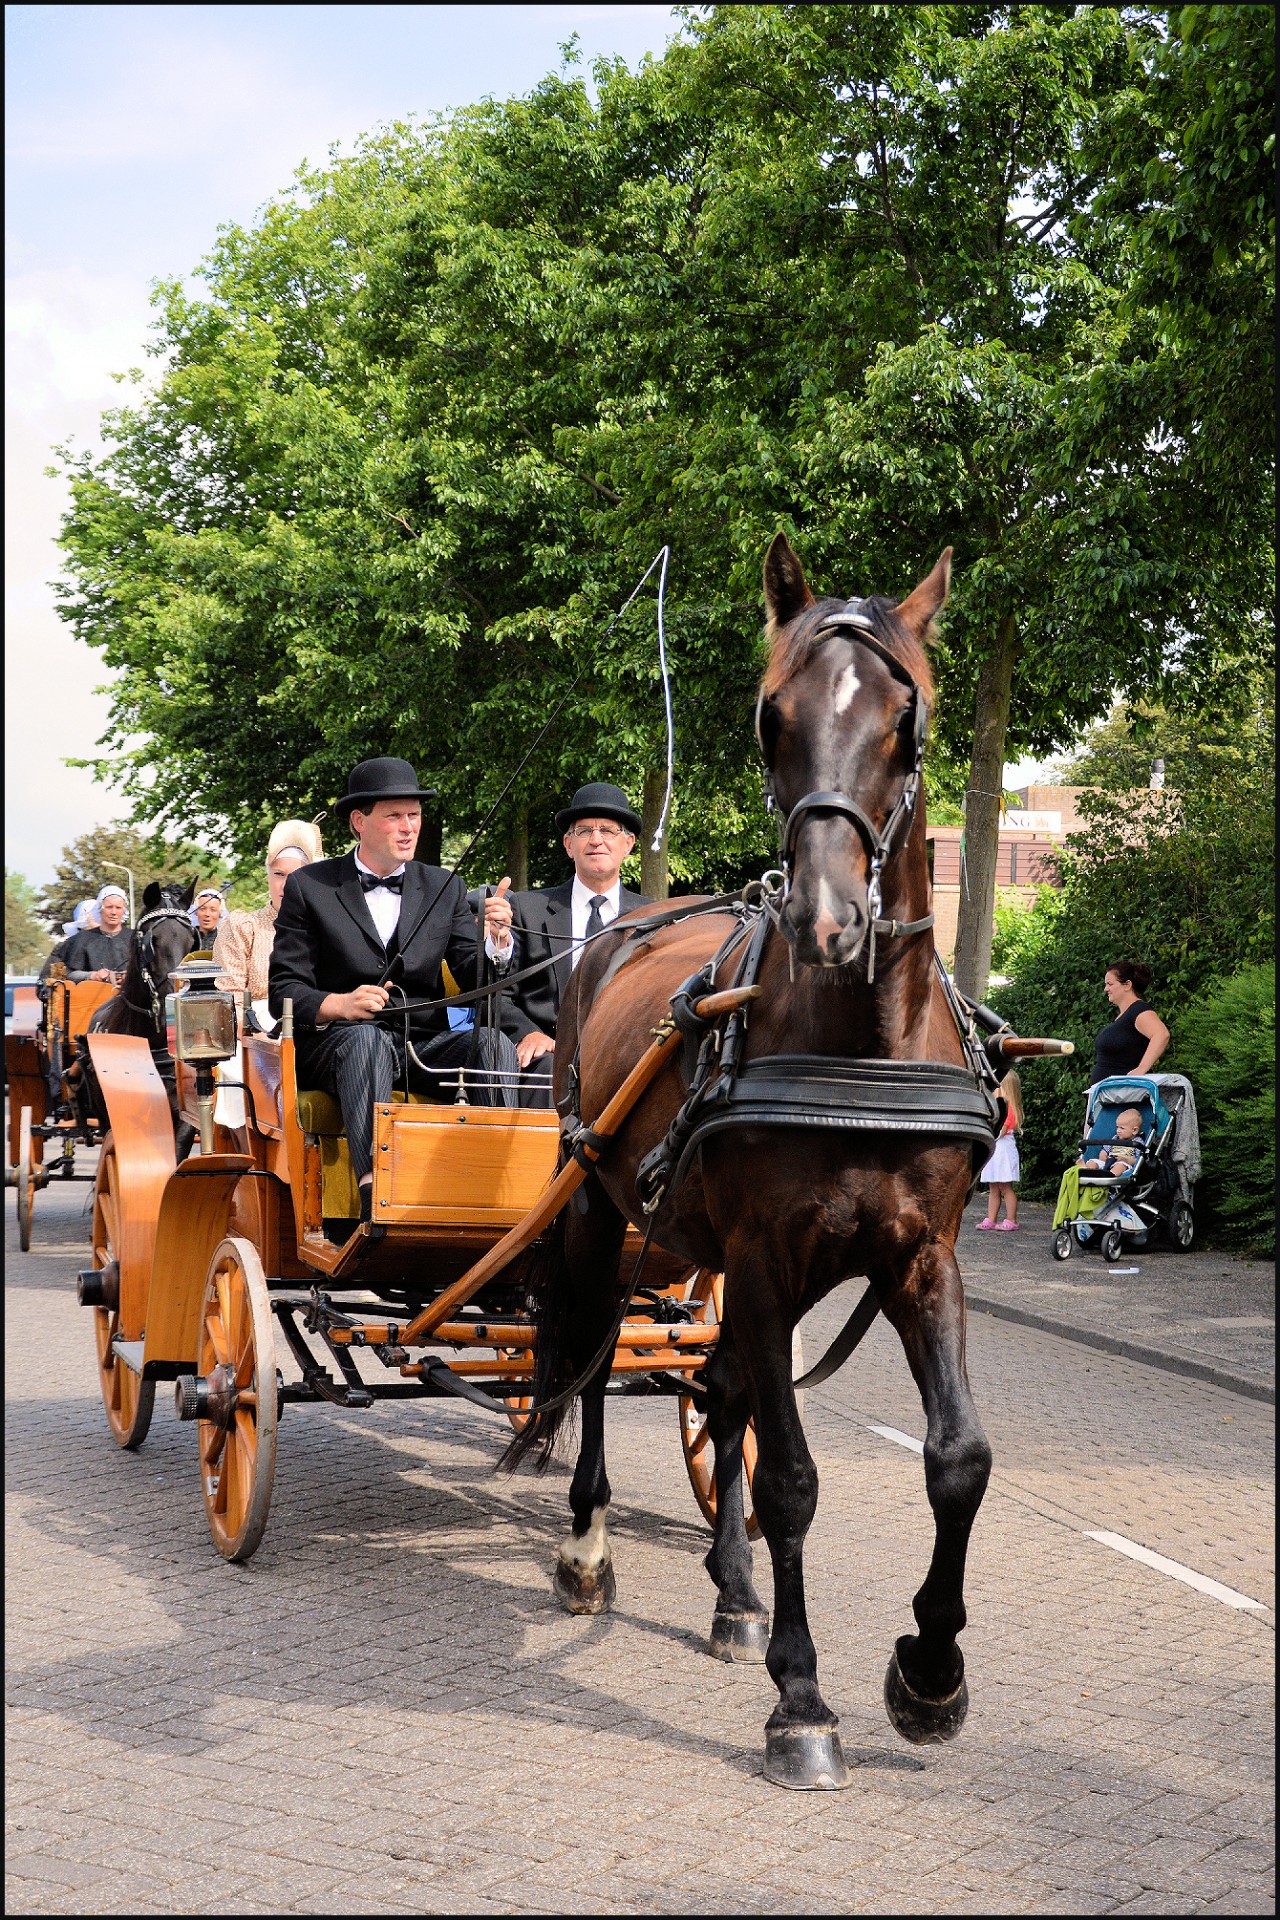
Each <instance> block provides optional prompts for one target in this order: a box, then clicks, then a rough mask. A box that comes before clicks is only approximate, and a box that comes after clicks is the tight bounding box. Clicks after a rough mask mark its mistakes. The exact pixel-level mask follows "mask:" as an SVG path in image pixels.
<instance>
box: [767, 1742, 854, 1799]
mask: <svg viewBox="0 0 1280 1920" xmlns="http://www.w3.org/2000/svg"><path fill="white" fill-rule="evenodd" d="M764 1777H765V1779H766V1780H769V1781H771V1782H772V1783H773V1785H774V1786H775V1787H793V1788H795V1789H796V1790H797V1791H799V1792H802V1793H803V1792H806V1791H813V1790H814V1789H816V1788H818V1787H825V1788H828V1789H832V1788H839V1787H847V1786H848V1784H849V1782H850V1781H851V1780H852V1779H853V1775H852V1774H851V1773H850V1771H849V1763H848V1761H847V1760H846V1759H845V1757H844V1748H843V1747H842V1746H841V1744H840V1735H839V1734H838V1733H837V1732H836V1730H835V1728H834V1727H766V1728H765V1734H764Z"/></svg>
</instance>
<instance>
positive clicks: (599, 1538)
mask: <svg viewBox="0 0 1280 1920" xmlns="http://www.w3.org/2000/svg"><path fill="white" fill-rule="evenodd" d="M608 1514H609V1509H608V1507H593V1508H592V1510H591V1525H590V1526H589V1527H588V1528H587V1530H586V1532H585V1533H566V1535H565V1537H564V1539H563V1540H562V1541H561V1542H560V1558H561V1559H562V1560H563V1561H564V1564H565V1566H566V1567H572V1568H573V1570H574V1572H575V1573H598V1572H599V1571H600V1569H601V1567H603V1566H606V1565H607V1564H608V1562H609V1561H610V1560H611V1559H612V1558H613V1553H612V1550H611V1548H610V1546H609V1536H608V1534H607V1533H606V1531H605V1524H604V1523H605V1520H606V1519H607V1518H608Z"/></svg>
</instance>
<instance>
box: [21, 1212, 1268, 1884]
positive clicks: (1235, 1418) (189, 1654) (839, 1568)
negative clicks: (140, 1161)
mask: <svg viewBox="0 0 1280 1920" xmlns="http://www.w3.org/2000/svg"><path fill="white" fill-rule="evenodd" d="M86 1192H87V1189H86V1188H83V1187H80V1188H76V1189H70V1190H67V1191H65V1192H59V1191H57V1190H56V1189H54V1190H50V1191H49V1192H48V1193H46V1194H43V1195H41V1196H40V1198H39V1200H38V1202H37V1207H38V1212H37V1220H36V1229H35V1246H34V1249H33V1252H32V1254H31V1255H30V1256H27V1257H22V1256H20V1255H18V1254H17V1252H16V1236H14V1232H13V1225H12V1218H13V1206H12V1200H11V1199H7V1200H6V1214H7V1219H6V1228H7V1233H8V1236H9V1241H10V1257H9V1267H8V1278H7V1299H6V1304H7V1312H8V1321H7V1331H8V1340H7V1347H6V1363H7V1380H8V1396H7V1436H8V1450H7V1456H6V1465H7V1480H8V1496H9V1497H8V1527H7V1542H6V1546H7V1556H6V1564H7V1573H8V1580H7V1587H6V1610H7V1623H8V1636H7V1638H8V1793H7V1803H6V1815H7V1822H8V1830H9V1831H8V1899H7V1905H8V1908H9V1910H10V1911H12V1912H22V1913H36V1912H40V1913H85V1912H94V1913H97V1912H110V1911H124V1912H139V1911H146V1912H168V1913H172V1912H192V1913H198V1912H211V1911H228V1912H290V1913H311V1912H314V1913H322V1912H399V1911H405V1912H411V1911H412V1912H422V1911H424V1910H426V1911H432V1912H512V1911H515V1912H555V1911H583V1912H586V1911H594V1910H604V1911H608V1912H617V1913H625V1912H636V1913H653V1912H658V1913H676V1912H679V1913H688V1912H694V1913H698V1912H707V1913H710V1912H724V1911H743V1910H745V1911H759V1912H778V1913H798V1912H809V1911H819V1912H824V1911H825V1912H893V1913H900V1912H922V1913H939V1912H948V1913H949V1912H971V1913H992V1912H1038V1913H1103V1912H1107V1913H1111V1912H1115V1913H1140V1912H1148V1913H1191V1912H1211V1913H1228V1912H1230V1913H1260V1912H1265V1911H1270V1910H1271V1906H1272V1901H1273V1877H1272V1876H1273V1855H1272V1851H1271V1818H1272V1814H1271V1808H1272V1788H1271V1784H1270V1770H1271V1751H1272V1711H1273V1701H1272V1682H1273V1625H1274V1616H1273V1614H1272V1613H1270V1612H1266V1613H1256V1612H1244V1611H1237V1610H1234V1609H1232V1608H1229V1607H1227V1606H1225V1605H1223V1604H1221V1603H1220V1602H1218V1601H1216V1600H1214V1599H1212V1598H1209V1597H1208V1596H1206V1595H1204V1594H1202V1593H1200V1592H1197V1591H1193V1590H1191V1589H1189V1588H1188V1587H1186V1586H1184V1585H1181V1584H1179V1583H1178V1582H1176V1581H1174V1580H1172V1579H1171V1578H1169V1577H1168V1576H1167V1575H1165V1574H1163V1573H1160V1572H1157V1571H1155V1570H1153V1569H1151V1568H1149V1567H1147V1566H1144V1565H1140V1564H1135V1563H1134V1562H1133V1561H1132V1560H1129V1559H1125V1558H1122V1557H1121V1556H1119V1555H1118V1554H1117V1553H1115V1552H1113V1551H1111V1550H1110V1549H1109V1548H1108V1547H1106V1546H1104V1545H1102V1544H1100V1543H1098V1542H1096V1541H1094V1540H1091V1539H1089V1538H1087V1537H1086V1533H1085V1530H1086V1529H1093V1530H1109V1531H1112V1532H1115V1533H1119V1534H1123V1535H1126V1536H1128V1537H1129V1538H1130V1539H1133V1540H1135V1541H1138V1542H1140V1543H1141V1544H1143V1545H1145V1546H1147V1547H1150V1548H1153V1549H1154V1550H1155V1551H1157V1552H1159V1553H1162V1554H1165V1555H1167V1556H1169V1557H1170V1558H1172V1559H1175V1560H1177V1561H1180V1562H1182V1563H1184V1564H1186V1565H1188V1566H1190V1567H1192V1568H1194V1569H1196V1570H1197V1571H1199V1572H1200V1573H1203V1574H1207V1575H1209V1576H1211V1577H1212V1578H1214V1579H1217V1580H1219V1581H1222V1582H1225V1583H1227V1584H1228V1585H1229V1586H1232V1587H1234V1588H1237V1589H1238V1590H1240V1591H1241V1592H1243V1593H1245V1594H1247V1595H1250V1596H1252V1597H1254V1598H1256V1599H1258V1600H1262V1601H1265V1602H1266V1603H1267V1604H1268V1606H1270V1605H1271V1604H1272V1603H1273V1600H1274V1591H1273V1584H1272V1582H1273V1556H1272V1551H1271V1548H1272V1534H1271V1512H1272V1497H1273V1469H1272V1456H1273V1414H1272V1409H1271V1408H1269V1407H1267V1406H1264V1405H1262V1404H1260V1403H1258V1402H1254V1401H1249V1400H1245V1399H1242V1398H1239V1397H1237V1396H1234V1395H1232V1394H1229V1393H1226V1392H1224V1391H1222V1390H1220V1389H1218V1388H1214V1387H1210V1386H1206V1385H1203V1384H1201V1383H1199V1382H1197V1381H1193V1380H1185V1379H1180V1378H1177V1377H1175V1376H1172V1375H1169V1374H1164V1373H1159V1372H1156V1371H1154V1370H1152V1369H1150V1368H1147V1367H1143V1366H1140V1365H1136V1364H1134V1363H1132V1362H1130V1361H1127V1360H1122V1359H1115V1358H1111V1357H1110V1356H1107V1355H1103V1354H1098V1353H1094V1352H1091V1351H1089V1350H1088V1349H1084V1348H1080V1347H1074V1346H1070V1345H1068V1344H1066V1343H1065V1342H1063V1341H1060V1340H1058V1339H1055V1338H1054V1337H1052V1336H1050V1335H1047V1334H1042V1333H1037V1332H1033V1331H1029V1330H1027V1329H1024V1328H1021V1327H1016V1326H1011V1325H1008V1324H1006V1323H1003V1322H1000V1321H997V1320H993V1319H991V1318H989V1317H987V1316H983V1315H975V1316H974V1318H973V1320H972V1321H971V1331H970V1367H971V1372H972V1375H973V1380H974V1387H975V1391H976V1394H977V1397H978V1401H979V1405H980V1408H981V1409H982V1412H983V1416H984V1419H985V1421H986V1424H987V1427H988V1431H989V1433H990V1435H991V1439H992V1442H993V1445H994V1447H995V1452H996V1461H997V1467H996V1473H995V1476H994V1478H993V1482H992V1487H991V1491H990V1492H989V1494H988V1496H987V1500H986V1503H985V1505H984V1507H983V1510H982V1513H981V1515H980V1518H979V1522H978V1527H977V1530H976V1533H975V1536H974V1551H973V1556H972V1566H971V1575H970V1581H969V1592H968V1598H969V1605H970V1622H971V1624H970V1627H969V1630H968V1632H967V1634H966V1636H965V1643H964V1644H965V1648H966V1654H967V1659H968V1663H969V1677H970V1684H971V1688H972V1692H973V1701H974V1704H973V1710H972V1713H971V1715H970V1719H969V1723H968V1726H967V1728H966V1730H965V1733H964V1735H963V1736H962V1738H961V1740H960V1741H959V1742H958V1743H957V1744H956V1745H955V1746H953V1747H950V1748H947V1749H945V1750H938V1749H931V1750H927V1751H925V1752H924V1753H918V1752H915V1751H913V1750H911V1749H909V1748H907V1747H905V1746H903V1745H902V1743H901V1742H900V1741H898V1740H897V1738H896V1736H895V1735H894V1734H893V1733H892V1732H891V1731H890V1729H889V1727H888V1724H887V1722H886V1720H885V1717H884V1713H883V1709H882V1706H881V1704H880V1685H881V1680H882V1676H883V1671H884V1665H885V1661H886V1659H887V1656H888V1652H889V1648H890V1645H891V1643H892V1641H893V1639H894V1637H895V1635H896V1634H898V1633H900V1632H903V1631H905V1630H906V1629H907V1628H908V1627H909V1625H910V1615H909V1603H910V1596H911V1593H912V1591H913V1590H914V1587H915V1586H916V1584H918V1581H919V1578H920V1575H921V1572H922V1570H923V1568H924V1565H925V1562H926V1557H927V1551H928V1543H929V1520H928V1508H927V1505H926V1502H925V1498H924V1489H923V1483H922V1472H921V1464H920V1461H919V1458H918V1457H917V1456H915V1455H914V1454H912V1453H911V1452H909V1451H908V1450H906V1449H905V1448H903V1447H901V1446H899V1445H896V1444H894V1443H893V1442H891V1441H888V1440H886V1439H883V1438H881V1437H880V1436H879V1435H877V1434H875V1433H873V1432H872V1431H870V1423H871V1422H876V1423H878V1424H881V1425H886V1426H890V1427H894V1428H898V1429H901V1430H902V1431H903V1432H905V1433H906V1434H908V1435H919V1434H921V1433H922V1432H923V1424H922V1418H921V1414H920V1409H919V1404H918V1401H917V1400H916V1397H915V1394H914V1390H913V1388H912V1386H911V1383H910V1380H909V1378H908V1376H907V1373H906V1368H905V1363H904V1362H903V1360H902V1357H901V1354H900V1352H899V1351H898V1350H897V1348H896V1345H895V1343H894V1341H893V1338H892V1336H891V1335H890V1334H889V1333H888V1331H887V1330H886V1329H885V1328H884V1327H883V1326H882V1325H881V1326H878V1327H877V1328H876V1329H875V1330H874V1332H873V1333H872V1335H871V1336H870V1337H869V1339H868V1341H867V1343H866V1345H865V1347H864V1348H863V1349H862V1350H861V1351H860V1352H859V1354H858V1356H857V1358H856V1360H855V1361H854V1362H853V1363H852V1364H851V1366H850V1367H849V1368H847V1369H846V1370H845V1372H844V1374H842V1375H840V1376H838V1377H837V1379H836V1380H835V1381H833V1382H831V1383H829V1384H828V1385H827V1386H825V1387H824V1388H822V1389H820V1390H818V1391H817V1392H813V1393H811V1394H810V1395H809V1396H808V1406H807V1411H806V1421H807V1426H808V1429H809V1433H810V1440H811V1444H812V1446H813V1449H814V1452H815V1454H816V1456H817V1459H818V1464H819V1469H820V1472H821V1477H822V1499H821V1504H820V1508H819V1514H818V1519H817V1522H816V1524H815V1526H814V1529H813V1533H812V1535H811V1536H810V1553H809V1569H810V1581H809V1591H810V1611H811V1616H812V1619H813V1622H814V1627H815V1633H816V1637H817V1639H818V1643H819V1652H820V1658H821V1661H822V1678H823V1682H824V1687H825V1690H826V1692H827V1695H828V1698H829V1699H830V1700H831V1701H832V1703H833V1705H834V1706H835V1707H836V1708H837V1710H838V1712H839V1713H840V1715H841V1725H842V1733H843V1736H844V1740H845V1743H846V1748H847V1750H848V1752H849V1755H850V1758H851V1760H854V1761H855V1762H856V1763H857V1767H858V1771H857V1774H856V1778H855V1782H854V1785H853V1786H852V1787H851V1788H850V1790H849V1791H848V1792H846V1793H843V1794H807V1795H789V1794H785V1793H780V1792H778V1791H777V1790H775V1789H772V1788H769V1787H767V1786H766V1785H765V1784H764V1782H763V1781H762V1780H761V1778H760V1776H759V1759H760V1747H761V1729H762V1725H763V1721H764V1718H765V1715H766V1714H767V1712H768V1711H769V1708H770V1706H771V1703H772V1699H773V1693H772V1688H771V1687H770V1685H769V1682H768V1680H767V1677H766V1675H765V1674H764V1672H763V1669H761V1668H742V1667H727V1666H722V1665H719V1664H717V1663H715V1662H712V1661H710V1660H708V1659H707V1658H706V1657H705V1655H704V1654H703V1652H702V1651H701V1643H702V1636H703V1633H704V1632H705V1628H706V1625H707V1621H708V1618H709V1613H710V1607H711V1597H712V1596H711V1588H710V1586H709V1584H708V1582H707V1580H706V1578H705V1575H704V1574H703V1572H702V1570H701V1566H700V1559H701V1555H702V1553H703V1551H704V1550H705V1544H706V1535H705V1533H704V1531H703V1529H702V1527H701V1525H700V1523H699V1522H698V1520H697V1515H696V1509H695V1508H694V1506H693V1502H692V1498H691V1496H690V1494H689V1490H688V1487H687V1483H686V1481H685V1478H684V1473H683V1468H682V1465H681V1462H680V1457H679V1447H678V1441H677V1435H676V1425H675V1416H674V1412H673V1410H672V1407H671V1405H670V1404H669V1403H659V1402H646V1401H640V1400H633V1401H623V1402H619V1403H615V1404H614V1405H613V1407H612V1409H611V1437H612V1445H611V1450H610V1474H611V1478H612V1480H613V1483H614V1489H615V1494H614V1498H615V1508H614V1512H615V1516H616V1523H615V1527H614V1546H615V1557H616V1564H617V1571H618V1583H619V1603H618V1610H617V1612H616V1613H614V1614H613V1615H612V1616H611V1617H608V1618H604V1619H599V1620H594V1621H585V1620H584V1621H573V1620H570V1619H568V1618H567V1616H565V1615H564V1614H562V1613H561V1612H560V1611H559V1610H558V1608H557V1607H556V1606H555V1604H554V1602H553V1600H552V1598H551V1595H550V1592H549V1587H548V1579H547V1576H548V1571H549V1566H550V1560H551V1554H552V1552H553V1548H554V1542H555V1541H556V1539H557V1538H558V1536H559V1534H560V1532H561V1531H562V1528H563V1523H564V1511H565V1509H564V1496H565V1487H566V1477H565V1475H564V1474H563V1473H555V1472H553V1474H552V1475H550V1476H549V1477H548V1478H546V1479H545V1480H542V1481H537V1480H533V1479H523V1478H522V1479H519V1480H517V1481H515V1482H511V1481H506V1480H497V1479H495V1478H494V1477H493V1475H492V1473H491V1466H492V1462H493V1459H494V1457H495V1454H496V1452H497V1446H498V1435H497V1434H496V1433H495V1431H494V1429H496V1426H497V1423H496V1422H494V1423H493V1425H492V1427H491V1426H490V1424H489V1423H488V1422H487V1421H486V1419H485V1416H483V1415H481V1414H478V1413H471V1412H470V1411H468V1410H467V1409H465V1408H455V1407H452V1406H448V1405H444V1406H442V1405H440V1404H439V1403H426V1404H425V1405H422V1406H417V1405H402V1406H399V1407H387V1408H385V1409H375V1410H373V1411H372V1412H370V1413H366V1414H343V1413H340V1412H337V1411H335V1410H316V1411H311V1410H299V1409H294V1408H291V1409H289V1411H288V1412H287V1414H286V1417H285V1420H284V1424H283V1428H282V1433H281V1448H280V1457H279V1467H278V1473H277V1480H276V1495H275V1502H274V1505H273V1509H272V1515H271V1523H270V1527H269V1530H268V1533H267V1537H266V1541H265V1543H264V1545H263V1547H262V1549H261V1550H260V1552H259V1553H258V1555H257V1557H256V1559H255V1560H254V1561H253V1562H252V1564H251V1565H250V1566H249V1567H248V1568H246V1569H239V1568H232V1567H228V1566H226V1565H225V1564H224V1563H223V1562H222V1561H220V1560H219V1559H218V1558H217V1556H216V1554H215V1553H214V1551H213V1548H212V1546H211V1545H210V1543H209V1540H208V1536H207V1533H206V1530H205V1524H204V1517H203V1511H202V1508H201V1505H200V1500H199V1494H198V1487H197V1479H196V1471H195V1459H194V1436H193V1434H192V1433H191V1431H190V1430H189V1429H186V1428H182V1427H179V1426H178V1425H177V1424H176V1422H175V1420H174V1418H173V1415H172V1412H171V1409H170V1404H169V1396H168V1393H167V1391H165V1390H163V1389H162V1390H161V1395H160V1398H159V1402H158V1406H157V1415H156V1420H155V1424H154V1426H153V1428H152V1432H151V1436H150V1438H149V1439H148V1441H147V1443H146V1445H145V1446H144V1447H143V1449H142V1450H141V1452H140V1453H139V1454H138V1455H136V1456H129V1455H125V1454H122V1453H120V1452H119V1451H118V1450H117V1449H116V1448H115V1447H114V1445H113V1444H112V1443H111V1441H110V1439H109V1437H108V1435H107V1431H106V1426H105V1422H104V1419H103V1416H102V1413H101V1406H100V1402H99V1399H98V1392H97V1381H96V1373H95V1369H94V1366H93V1362H92V1340H91V1333H90V1328H89V1326H88V1324H87V1316H86V1315H83V1314H81V1312H80V1311H79V1309H78V1308H77V1307H76V1306H75V1304H74V1292H73V1288H72V1284H71V1275H72V1274H73V1273H74V1269H75V1267H76V1266H77V1265H78V1264H79V1263H80V1256H79V1248H80V1245H81V1244H82V1227H81V1224H80V1221H79V1218H78V1216H79V1211H80V1205H81V1201H82V1199H83V1196H84V1195H85V1193H86ZM845 1311H846V1303H845V1302H844V1301H843V1299H838V1300H836V1301H834V1302H831V1303H827V1304H826V1305H824V1307H823V1309H821V1310H820V1312H819V1314H817V1315H815V1316H813V1320H814V1322H815V1323H817V1324H814V1325H812V1326H809V1327H807V1328H806V1344H807V1347H808V1351H809V1352H810V1354H811V1355H813V1354H816V1353H817V1351H819V1349H820V1346H821V1343H822V1339H823V1335H824V1333H830V1332H832V1331H834V1328H835V1326H836V1325H837V1324H838V1323H839V1321H840V1319H841V1318H842V1316H843V1313H844V1312H845ZM757 1553H758V1558H760V1559H763V1558H764V1555H763V1549H762V1548H759V1549H758V1550H757Z"/></svg>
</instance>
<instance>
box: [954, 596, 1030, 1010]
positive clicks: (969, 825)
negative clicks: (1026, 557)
mask: <svg viewBox="0 0 1280 1920" xmlns="http://www.w3.org/2000/svg"><path fill="white" fill-rule="evenodd" d="M1017 655H1018V624H1017V620H1016V617H1015V616H1014V615H1013V614H1011V613H1007V614H1005V616H1004V618H1003V619H1002V620H1001V622H1000V625H999V628H998V630H997V634H996V645H995V651H994V652H993V653H992V654H991V656H990V657H989V658H988V659H987V661H986V662H985V663H984V665H983V668H982V671H981V673H980V674H979V675H978V691H977V695H976V697H975V699H974V708H973V758H972V760H971V761H970V763H969V790H968V793H967V794H966V796H965V814H964V863H963V866H962V868H961V875H960V912H959V918H958V922H957V926H956V960H955V979H956V985H957V986H958V987H959V989H960V991H961V992H962V993H967V994H968V995H969V996H970V997H971V998H972V999H974V1000H981V999H982V998H983V996H984V995H985V994H986V991H987V976H988V975H989V973H990V971H991V936H992V932H993V930H994V924H995V905H996V855H997V852H998V851H999V845H1000V793H1001V788H1002V785H1003V781H1004V749H1005V739H1006V736H1007V734H1008V731H1009V702H1010V697H1011V695H1012V692H1013V667H1014V662H1015V660H1016V659H1017Z"/></svg>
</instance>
